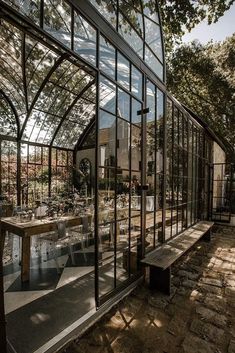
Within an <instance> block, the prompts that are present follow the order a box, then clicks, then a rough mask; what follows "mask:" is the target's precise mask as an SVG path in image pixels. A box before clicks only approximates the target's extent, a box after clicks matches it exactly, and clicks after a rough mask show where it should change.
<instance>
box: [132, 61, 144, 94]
mask: <svg viewBox="0 0 235 353" xmlns="http://www.w3.org/2000/svg"><path fill="white" fill-rule="evenodd" d="M142 84H143V75H142V73H141V72H140V71H139V70H138V69H137V68H136V67H135V66H133V65H132V67H131V92H132V93H133V94H134V95H136V96H137V97H138V98H139V99H140V100H142Z"/></svg>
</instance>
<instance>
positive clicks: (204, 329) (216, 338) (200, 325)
mask: <svg viewBox="0 0 235 353" xmlns="http://www.w3.org/2000/svg"><path fill="white" fill-rule="evenodd" d="M190 330H191V331H192V332H193V333H195V334H196V335H198V336H199V337H201V338H204V339H208V340H209V341H211V342H213V343H214V344H219V345H220V344H223V343H224V339H225V334H224V330H222V329H221V328H218V327H216V326H214V325H212V324H210V323H205V322H202V321H201V320H197V319H194V320H193V322H192V324H191V326H190Z"/></svg>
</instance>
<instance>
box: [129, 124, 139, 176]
mask: <svg viewBox="0 0 235 353" xmlns="http://www.w3.org/2000/svg"><path fill="white" fill-rule="evenodd" d="M140 162H141V129H140V128H139V127H137V126H135V125H132V126H131V169H132V170H139V169H140Z"/></svg>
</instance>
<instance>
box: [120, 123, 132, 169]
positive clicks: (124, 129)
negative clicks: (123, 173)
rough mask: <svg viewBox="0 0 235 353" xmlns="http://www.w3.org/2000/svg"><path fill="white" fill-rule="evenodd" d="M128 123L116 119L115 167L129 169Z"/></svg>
mask: <svg viewBox="0 0 235 353" xmlns="http://www.w3.org/2000/svg"><path fill="white" fill-rule="evenodd" d="M129 151H130V124H129V123H128V122H127V121H125V120H122V119H119V118H118V119H117V167H118V168H120V169H129Z"/></svg>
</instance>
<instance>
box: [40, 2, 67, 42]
mask: <svg viewBox="0 0 235 353" xmlns="http://www.w3.org/2000/svg"><path fill="white" fill-rule="evenodd" d="M44 29H45V30H46V31H47V32H49V33H50V35H52V36H53V37H54V38H56V39H57V40H58V41H60V42H62V43H63V44H64V45H66V46H68V47H69V48H71V7H70V6H69V5H68V4H67V3H66V2H65V1H63V0H44Z"/></svg>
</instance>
